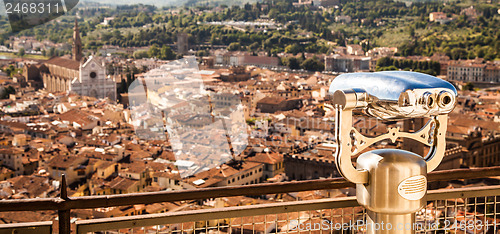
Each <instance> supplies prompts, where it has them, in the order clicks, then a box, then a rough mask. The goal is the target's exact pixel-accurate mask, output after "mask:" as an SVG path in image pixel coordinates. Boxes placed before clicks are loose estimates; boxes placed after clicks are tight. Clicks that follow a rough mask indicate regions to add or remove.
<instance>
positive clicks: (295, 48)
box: [285, 44, 303, 55]
mask: <svg viewBox="0 0 500 234" xmlns="http://www.w3.org/2000/svg"><path fill="white" fill-rule="evenodd" d="M302 51H303V50H302V47H301V46H299V45H297V44H292V45H288V46H287V47H285V53H291V54H293V55H297V54H298V53H300V52H302Z"/></svg>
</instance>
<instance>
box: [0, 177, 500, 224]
mask: <svg viewBox="0 0 500 234" xmlns="http://www.w3.org/2000/svg"><path fill="white" fill-rule="evenodd" d="M499 175H500V167H490V168H478V169H457V170H448V171H437V172H433V173H430V174H429V177H428V180H429V181H430V182H432V181H450V180H456V179H474V178H486V177H491V176H499ZM352 186H353V184H351V183H349V182H347V181H345V180H344V179H342V178H334V179H321V180H310V181H298V182H283V183H274V184H256V185H247V186H234V187H222V188H204V189H197V190H182V191H162V192H151V193H136V194H120V195H108V196H85V197H67V194H66V184H65V181H64V179H63V181H62V183H61V196H60V197H58V198H37V199H24V200H2V201H0V212H6V211H36V210H57V211H58V216H59V217H58V222H59V226H58V231H59V233H70V232H71V223H70V218H71V217H70V211H71V210H75V209H91V208H101V207H115V206H126V205H136V204H151V203H159V202H175V201H188V200H205V199H211V198H219V197H231V196H255V195H265V194H280V193H290V192H300V191H310V190H322V189H339V188H346V187H352ZM498 196H500V186H486V187H478V188H465V189H449V190H437V191H430V192H429V194H428V196H427V199H428V204H429V205H428V206H427V207H426V208H425V209H423V210H422V211H421V212H419V214H418V215H417V218H418V220H419V223H420V224H421V225H422V227H423V228H421V229H420V231H421V232H429V231H432V232H442V231H444V230H445V229H446V228H455V229H454V230H460V228H461V227H462V226H463V224H464V220H465V221H466V222H465V224H467V222H469V221H470V220H475V221H477V220H482V221H481V222H482V223H479V221H477V222H476V223H475V224H474V225H475V226H474V225H473V226H474V227H476V229H472V230H473V231H472V233H483V232H482V231H484V230H486V229H485V228H484V229H478V228H477V227H479V224H482V225H483V226H488V227H489V228H490V229H488V230H493V231H495V232H493V233H496V230H497V229H498V226H497V224H496V223H497V222H496V220H497V218H498V217H500V216H498V215H499V214H498V212H500V207H497V206H498V202H497V199H498V198H497V197H498ZM450 199H451V200H450ZM364 219H365V211H364V209H363V208H361V207H359V206H358V204H357V202H356V198H354V197H347V198H330V199H320V200H310V201H294V202H280V203H271V204H263V205H249V206H241V207H225V208H217V209H202V210H191V211H178V212H169V213H162V214H148V215H137V216H126V217H114V218H104V219H92V220H80V221H76V223H75V227H74V231H76V232H77V233H86V232H94V231H104V230H121V231H123V230H122V229H126V230H125V232H127V230H134V228H139V230H142V231H145V232H146V231H151V232H160V233H162V232H179V233H194V232H205V233H208V232H209V231H211V232H228V233H229V232H235V231H237V232H241V233H246V232H252V233H255V232H293V231H300V230H301V229H302V228H301V227H307V225H309V226H310V227H311V228H309V229H308V232H318V233H324V232H329V233H347V232H362V231H363V230H364V227H363V225H355V226H354V227H355V230H353V229H352V225H351V226H349V228H350V229H349V228H348V229H346V230H344V229H343V228H341V229H338V228H337V227H336V226H335V225H338V224H349V221H351V223H356V222H358V223H359V224H362V223H363V220H364ZM456 220H458V221H459V222H458V221H457V222H455V221H456ZM483 221H484V222H483ZM486 221H488V222H486ZM325 223H327V224H331V225H330V226H331V228H329V229H328V230H323V229H322V228H319V229H315V228H316V227H318V224H325ZM9 225H10V226H9ZM9 225H0V233H4V232H5V233H12V231H14V230H17V232H16V233H27V232H26V230H27V231H34V230H35V232H33V233H42V232H51V231H52V230H48V229H46V227H47V226H48V223H47V222H43V223H23V224H9ZM315 225H316V227H315ZM332 225H333V226H332ZM151 226H153V227H152V228H151ZM326 226H328V225H326ZM26 227H28V228H27V229H26ZM29 227H31V229H30V228H29ZM466 227H467V226H466ZM22 228H24V229H22ZM21 229H22V230H24V231H22V232H21ZM42 229H43V230H42ZM464 231H467V229H465V230H464Z"/></svg>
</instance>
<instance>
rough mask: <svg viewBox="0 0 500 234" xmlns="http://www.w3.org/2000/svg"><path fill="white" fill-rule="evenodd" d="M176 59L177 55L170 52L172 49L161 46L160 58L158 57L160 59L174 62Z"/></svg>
mask: <svg viewBox="0 0 500 234" xmlns="http://www.w3.org/2000/svg"><path fill="white" fill-rule="evenodd" d="M176 57H177V55H176V54H175V52H174V51H173V50H172V48H170V46H167V45H163V47H161V56H160V59H164V60H174V59H175V58H176Z"/></svg>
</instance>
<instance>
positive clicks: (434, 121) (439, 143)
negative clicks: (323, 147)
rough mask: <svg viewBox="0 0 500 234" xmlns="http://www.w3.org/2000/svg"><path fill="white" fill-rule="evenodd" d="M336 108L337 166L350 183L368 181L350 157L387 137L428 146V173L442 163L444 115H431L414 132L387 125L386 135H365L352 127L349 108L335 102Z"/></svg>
mask: <svg viewBox="0 0 500 234" xmlns="http://www.w3.org/2000/svg"><path fill="white" fill-rule="evenodd" d="M335 111H336V120H335V131H336V132H335V136H336V138H337V139H336V140H337V143H338V149H337V151H336V157H335V158H336V165H337V169H338V171H339V172H340V173H341V175H342V176H343V177H344V178H346V179H347V180H349V181H351V182H353V183H361V184H365V183H367V182H368V172H367V171H365V170H358V169H356V168H355V167H354V165H353V164H352V162H351V158H352V157H353V156H355V155H356V154H358V153H360V152H361V151H363V150H364V149H366V148H368V147H369V146H371V145H373V144H374V143H376V142H379V141H381V140H385V139H390V140H391V141H392V142H393V143H394V142H396V140H397V139H398V138H400V137H403V138H410V139H414V140H416V141H418V142H420V143H422V144H424V145H427V146H429V147H430V150H429V153H428V154H427V156H426V157H425V161H426V163H427V172H431V171H433V170H434V169H436V168H437V166H438V165H439V163H441V160H442V158H443V156H444V151H445V149H446V144H445V137H446V136H445V133H446V128H447V122H448V116H447V115H446V114H441V115H437V116H432V117H431V119H430V120H429V121H428V122H427V123H426V124H425V126H424V127H422V128H421V129H420V130H418V131H417V132H414V133H409V132H401V131H400V130H399V127H395V128H389V131H388V133H386V134H383V135H380V136H377V137H366V136H363V135H362V134H361V133H360V132H359V131H358V130H356V129H355V128H354V127H353V126H352V108H343V107H342V106H340V105H336V106H335Z"/></svg>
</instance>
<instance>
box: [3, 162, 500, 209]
mask: <svg viewBox="0 0 500 234" xmlns="http://www.w3.org/2000/svg"><path fill="white" fill-rule="evenodd" d="M491 176H500V166H497V167H488V168H474V169H454V170H446V171H436V172H432V173H429V175H428V181H447V180H456V179H474V178H486V177H491ZM353 186H354V184H352V183H350V182H348V181H346V180H345V179H343V178H332V179H319V180H308V181H294V182H281V183H272V184H254V185H245V186H229V187H217V188H203V189H195V190H180V191H160V192H149V193H133V194H119V195H107V196H82V197H69V198H67V199H62V198H36V199H22V200H2V201H0V212H6V211H26V210H31V211H36V210H71V209H91V208H99V207H113V206H126V205H135V204H151V203H159V202H174V201H185V200H201V199H208V198H217V197H231V196H255V195H264V194H277V193H290V192H300V191H310V190H323V189H339V188H346V187H353Z"/></svg>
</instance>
